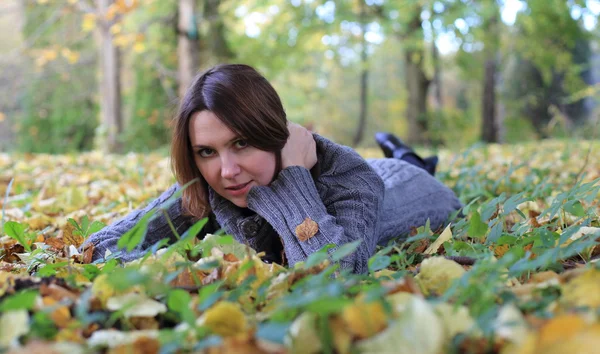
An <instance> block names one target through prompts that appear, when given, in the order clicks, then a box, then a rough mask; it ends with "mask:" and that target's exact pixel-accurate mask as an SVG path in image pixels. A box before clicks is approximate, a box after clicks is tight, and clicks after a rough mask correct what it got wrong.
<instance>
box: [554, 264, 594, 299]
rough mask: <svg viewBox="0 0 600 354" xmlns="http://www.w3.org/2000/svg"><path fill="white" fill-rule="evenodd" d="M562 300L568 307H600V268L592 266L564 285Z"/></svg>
mask: <svg viewBox="0 0 600 354" xmlns="http://www.w3.org/2000/svg"><path fill="white" fill-rule="evenodd" d="M562 294H563V295H562V297H561V302H562V303H563V304H564V305H565V306H568V307H583V306H587V307H590V308H592V309H593V308H597V307H600V270H598V269H595V268H590V269H588V270H587V271H586V272H584V273H583V274H580V275H579V276H577V277H575V278H573V279H571V280H569V281H568V282H567V283H566V284H563V286H562Z"/></svg>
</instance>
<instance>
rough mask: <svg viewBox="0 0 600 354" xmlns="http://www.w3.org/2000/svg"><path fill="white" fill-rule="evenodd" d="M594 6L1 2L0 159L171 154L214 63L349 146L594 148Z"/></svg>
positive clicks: (571, 1) (409, 1)
mask: <svg viewBox="0 0 600 354" xmlns="http://www.w3.org/2000/svg"><path fill="white" fill-rule="evenodd" d="M599 13H600V1H598V0H593V1H592V0H587V1H586V0H527V1H519V0H477V1H475V0H342V1H331V0H329V1H324V0H246V1H242V0H1V1H0V148H1V149H2V150H3V151H23V152H48V153H65V152H74V151H83V150H90V149H95V148H100V149H103V150H107V151H110V152H126V151H153V150H157V149H163V148H164V146H165V145H166V144H167V142H168V140H169V125H170V121H171V118H172V117H173V115H174V113H175V111H176V109H177V104H178V101H179V97H180V96H181V94H182V92H183V91H185V89H186V88H187V86H188V85H189V84H190V81H191V79H192V78H193V76H194V75H195V74H196V73H197V72H198V71H201V70H204V69H206V68H208V67H210V66H212V65H214V64H216V63H222V62H235V63H246V64H250V65H252V66H255V67H256V68H257V69H258V70H259V71H261V72H262V73H263V74H264V75H265V76H266V77H267V78H268V79H269V80H270V81H271V82H272V83H273V85H274V86H275V88H276V89H277V90H278V91H279V93H280V95H281V97H282V100H283V102H284V106H285V107H286V111H287V113H288V118H289V119H290V120H292V121H295V122H298V123H301V124H304V125H305V126H310V127H312V128H313V129H314V130H315V131H317V132H319V133H320V134H322V135H325V136H328V137H330V138H332V139H334V140H336V141H338V142H340V143H343V144H347V145H351V146H361V147H369V146H374V145H375V142H374V140H373V138H372V136H373V133H374V132H376V131H382V130H383V131H392V132H395V133H397V134H398V135H399V136H400V137H402V138H403V139H405V140H407V141H409V142H410V143H413V144H418V145H421V146H431V147H434V148H435V147H450V148H463V147H466V146H469V145H471V144H473V143H475V142H478V141H484V142H507V143H511V142H520V141H524V140H532V139H540V138H549V137H553V138H565V137H566V138H587V139H595V138H597V136H596V131H597V130H598V111H599V109H600V108H599V107H598V106H597V103H596V97H597V96H598V94H597V91H598V90H597V88H598V87H599V86H597V83H598V82H599V81H600V60H599V53H600V48H599V43H600V42H599V36H598V35H599V34H600V30H599V28H598V25H597V19H598V14H599Z"/></svg>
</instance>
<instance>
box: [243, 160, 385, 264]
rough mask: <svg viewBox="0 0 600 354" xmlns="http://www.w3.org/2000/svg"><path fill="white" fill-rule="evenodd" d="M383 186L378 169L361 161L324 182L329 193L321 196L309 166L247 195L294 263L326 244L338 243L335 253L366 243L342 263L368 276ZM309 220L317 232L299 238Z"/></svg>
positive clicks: (287, 170)
mask: <svg viewBox="0 0 600 354" xmlns="http://www.w3.org/2000/svg"><path fill="white" fill-rule="evenodd" d="M363 161H364V160H363ZM324 178H325V177H324ZM325 185H327V186H325ZM383 188H384V187H383V182H382V181H381V178H379V176H377V174H376V173H375V171H374V170H372V169H371V168H370V167H369V166H368V165H367V164H366V163H361V164H357V166H355V168H353V169H348V170H346V171H339V173H338V174H336V176H335V179H332V180H330V181H324V183H323V187H322V188H321V189H322V190H323V193H324V194H326V195H324V196H321V195H320V194H319V191H318V189H317V186H316V185H315V182H314V180H313V178H312V176H311V174H310V172H309V171H308V170H307V169H306V168H304V167H300V166H291V167H288V168H285V169H284V170H282V171H281V172H280V173H279V175H278V177H277V179H276V180H275V181H273V182H272V183H271V184H270V185H268V186H257V187H253V188H252V189H251V190H250V192H249V194H248V207H249V208H250V209H252V210H253V211H255V212H256V213H258V214H259V215H261V216H262V217H263V218H265V219H266V220H267V221H268V222H269V223H270V224H271V225H272V226H273V228H274V229H275V231H277V233H278V234H279V236H280V237H281V238H282V240H283V243H284V251H285V254H286V257H287V259H288V262H289V264H290V265H294V264H295V263H297V262H299V261H303V260H305V259H306V258H307V257H308V256H309V255H310V254H312V253H314V252H316V251H318V250H320V249H321V248H322V247H323V246H325V245H327V244H330V243H331V244H334V245H336V247H335V248H333V249H331V250H329V252H330V253H332V252H334V251H335V250H336V249H337V248H338V247H339V246H341V245H343V244H346V243H349V242H353V241H355V240H361V241H362V242H361V243H360V245H359V247H358V249H357V251H356V252H354V253H353V254H351V255H349V256H347V257H346V258H344V259H342V260H341V261H340V263H341V267H342V268H348V269H351V270H352V271H353V272H354V273H365V272H367V271H368V267H367V261H368V259H369V257H370V256H371V255H372V253H373V252H374V249H375V246H376V243H377V242H376V237H375V235H376V233H377V227H378V222H377V219H378V213H379V209H380V207H381V201H382V198H383ZM306 218H310V219H311V220H313V221H315V222H316V223H317V225H318V232H317V233H316V234H315V235H314V236H313V237H311V238H308V239H306V240H300V239H299V238H298V236H297V235H296V227H297V226H298V225H300V224H301V223H302V222H303V221H304V220H305V219H306Z"/></svg>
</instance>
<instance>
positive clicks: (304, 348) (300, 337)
mask: <svg viewBox="0 0 600 354" xmlns="http://www.w3.org/2000/svg"><path fill="white" fill-rule="evenodd" d="M316 319H317V315H316V314H314V313H311V312H304V313H303V314H301V315H300V316H298V317H297V318H296V319H295V320H294V322H292V324H291V326H290V329H289V330H288V332H287V335H286V336H285V340H284V343H285V346H286V347H287V349H288V351H289V353H291V354H315V353H320V352H321V351H322V349H323V345H322V344H321V339H320V338H319V333H318V332H317V329H316V328H317V321H316Z"/></svg>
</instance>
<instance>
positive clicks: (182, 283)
mask: <svg viewBox="0 0 600 354" xmlns="http://www.w3.org/2000/svg"><path fill="white" fill-rule="evenodd" d="M204 277H205V275H204V273H203V272H201V271H199V270H195V269H194V272H193V273H192V272H190V268H185V269H184V270H183V271H182V272H181V273H179V274H178V275H177V278H175V279H173V280H172V281H171V283H170V285H171V286H174V287H182V288H197V287H199V286H200V285H201V284H202V283H203V281H204Z"/></svg>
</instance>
